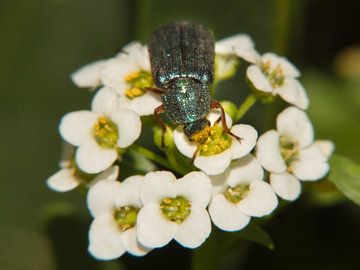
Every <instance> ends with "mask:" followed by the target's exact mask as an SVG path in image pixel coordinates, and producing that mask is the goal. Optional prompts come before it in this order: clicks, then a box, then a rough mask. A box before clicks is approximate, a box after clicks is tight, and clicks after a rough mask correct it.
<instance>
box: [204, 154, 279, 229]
mask: <svg viewBox="0 0 360 270" xmlns="http://www.w3.org/2000/svg"><path fill="white" fill-rule="evenodd" d="M263 177H264V171H263V169H262V167H261V165H260V163H259V162H258V161H257V160H256V158H254V156H252V155H247V156H246V157H244V158H242V159H239V160H238V161H237V162H236V163H235V164H233V165H232V166H231V167H230V168H229V169H227V170H226V171H225V172H224V173H223V174H220V175H217V176H213V177H211V180H212V182H213V196H212V199H211V202H210V205H209V214H210V216H211V219H212V221H213V222H214V224H215V225H216V226H217V227H219V228H220V229H222V230H225V231H237V230H240V229H242V228H244V227H245V226H246V225H247V224H248V223H249V222H250V218H251V217H262V216H264V215H268V214H270V213H271V212H272V211H273V210H274V209H275V208H276V206H277V204H278V200H277V197H276V195H275V193H274V191H273V190H272V188H271V186H270V185H269V184H268V183H266V182H265V181H263Z"/></svg>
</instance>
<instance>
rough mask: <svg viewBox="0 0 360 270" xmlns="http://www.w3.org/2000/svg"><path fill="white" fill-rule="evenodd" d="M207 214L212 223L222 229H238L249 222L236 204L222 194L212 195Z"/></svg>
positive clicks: (248, 218) (247, 217)
mask: <svg viewBox="0 0 360 270" xmlns="http://www.w3.org/2000/svg"><path fill="white" fill-rule="evenodd" d="M209 214H210V216H211V219H212V221H213V222H214V224H215V225H216V226H217V227H218V228H220V229H222V230H224V231H230V232H231V231H238V230H241V229H242V228H244V227H245V226H246V225H248V223H249V222H250V217H249V216H247V215H245V214H243V213H242V212H241V211H240V210H239V208H238V207H237V205H236V204H233V203H231V202H229V201H228V200H226V199H225V197H224V196H223V195H222V194H217V195H215V196H213V198H212V200H211V202H210V205H209Z"/></svg>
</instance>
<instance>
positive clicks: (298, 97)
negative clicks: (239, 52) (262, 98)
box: [246, 53, 309, 109]
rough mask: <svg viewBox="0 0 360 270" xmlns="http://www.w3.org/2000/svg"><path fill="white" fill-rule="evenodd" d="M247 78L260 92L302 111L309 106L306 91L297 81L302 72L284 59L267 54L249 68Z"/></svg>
mask: <svg viewBox="0 0 360 270" xmlns="http://www.w3.org/2000/svg"><path fill="white" fill-rule="evenodd" d="M246 76H247V78H248V80H249V81H250V82H251V84H252V85H253V87H254V88H255V89H256V90H258V91H262V92H265V93H268V94H270V95H273V96H276V95H279V96H281V98H282V99H284V100H285V101H287V102H289V103H291V104H293V105H295V106H297V107H299V108H300V109H307V108H308V106H309V99H308V97H307V94H306V91H305V89H304V87H303V86H302V85H301V83H300V82H299V81H298V80H297V77H299V76H300V72H299V71H298V69H297V68H296V67H295V66H294V65H293V64H291V63H290V62H289V61H288V60H287V59H285V58H284V57H280V56H278V55H276V54H274V53H265V54H264V55H262V56H261V58H260V59H259V61H258V62H257V63H256V64H254V65H251V66H249V67H248V69H247V71H246Z"/></svg>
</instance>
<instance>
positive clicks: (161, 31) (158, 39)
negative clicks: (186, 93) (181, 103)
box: [149, 22, 214, 88]
mask: <svg viewBox="0 0 360 270" xmlns="http://www.w3.org/2000/svg"><path fill="white" fill-rule="evenodd" d="M149 52H150V62H151V71H152V75H153V79H154V81H155V84H156V85H157V86H158V87H160V88H166V86H167V85H168V83H169V82H171V81H172V80H173V79H175V78H193V79H195V80H198V81H199V82H201V83H202V84H203V85H210V84H211V83H212V82H213V78H214V39H213V37H212V34H211V33H210V32H209V31H208V30H207V29H206V28H204V27H203V26H202V25H200V24H197V23H192V22H173V23H170V24H167V25H165V26H163V27H161V28H158V29H157V30H156V31H155V32H154V33H153V35H152V36H151V40H150V43H149Z"/></svg>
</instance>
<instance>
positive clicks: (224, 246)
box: [192, 223, 274, 270]
mask: <svg viewBox="0 0 360 270" xmlns="http://www.w3.org/2000/svg"><path fill="white" fill-rule="evenodd" d="M244 240H245V241H244ZM247 241H250V242H254V243H257V244H260V245H262V246H264V247H266V248H268V249H270V250H273V249H274V243H273V241H272V239H271V237H270V235H269V234H268V233H267V232H266V231H264V230H263V229H262V228H261V227H260V226H258V225H256V224H254V223H251V224H249V225H248V226H246V227H245V228H244V229H242V230H240V231H237V232H223V231H219V230H217V229H215V230H213V231H212V233H211V236H210V237H209V238H208V239H207V240H206V242H205V244H203V245H202V246H200V247H199V248H198V249H196V250H195V251H194V255H193V261H192V269H193V270H202V269H207V270H211V269H219V266H222V262H221V259H223V258H225V257H226V255H231V254H233V253H239V252H240V253H244V252H246V251H247V245H248V244H249V242H247ZM237 256H239V254H237Z"/></svg>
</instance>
